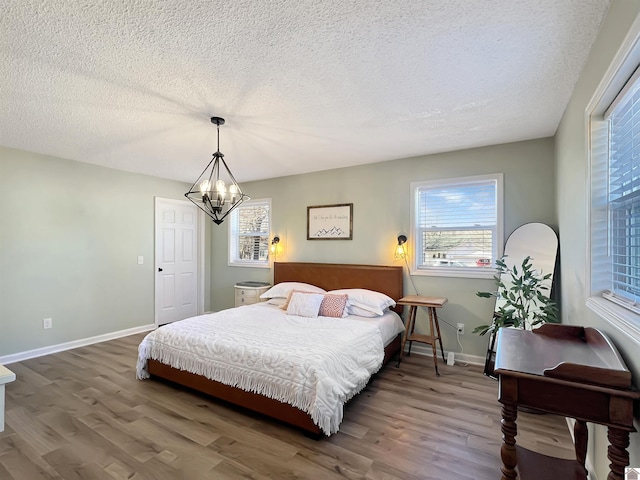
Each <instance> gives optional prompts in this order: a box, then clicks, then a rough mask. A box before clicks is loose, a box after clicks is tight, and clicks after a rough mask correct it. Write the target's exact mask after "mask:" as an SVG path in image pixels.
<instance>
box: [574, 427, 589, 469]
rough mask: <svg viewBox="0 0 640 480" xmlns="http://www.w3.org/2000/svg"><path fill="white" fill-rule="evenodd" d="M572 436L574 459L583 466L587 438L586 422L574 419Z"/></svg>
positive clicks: (585, 456) (585, 457)
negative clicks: (573, 440)
mask: <svg viewBox="0 0 640 480" xmlns="http://www.w3.org/2000/svg"><path fill="white" fill-rule="evenodd" d="M573 438H575V450H576V460H577V461H578V463H579V464H580V465H582V466H583V467H584V466H585V465H584V464H585V461H586V459H587V443H588V440H589V431H588V430H587V422H584V421H582V420H576V423H575V424H574V425H573Z"/></svg>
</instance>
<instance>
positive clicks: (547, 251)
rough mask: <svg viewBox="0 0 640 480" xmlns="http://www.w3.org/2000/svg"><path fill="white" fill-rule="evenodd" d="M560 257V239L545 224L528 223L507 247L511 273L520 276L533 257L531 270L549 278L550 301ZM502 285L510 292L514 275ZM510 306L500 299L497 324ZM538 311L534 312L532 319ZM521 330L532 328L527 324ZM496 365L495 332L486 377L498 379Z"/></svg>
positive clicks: (504, 276)
mask: <svg viewBox="0 0 640 480" xmlns="http://www.w3.org/2000/svg"><path fill="white" fill-rule="evenodd" d="M557 253H558V237H557V236H556V233H555V232H554V231H553V229H552V228H551V227H549V226H548V225H545V224H544V223H527V224H525V225H522V226H521V227H518V228H517V229H515V230H514V231H513V233H512V234H511V235H509V238H508V239H507V243H506V244H505V247H504V255H505V257H504V263H505V265H506V267H507V269H508V270H512V269H513V267H514V266H515V267H516V269H517V270H518V272H522V264H523V262H524V260H525V259H526V258H527V257H529V259H530V264H531V269H532V271H533V272H534V274H535V275H536V276H538V277H544V276H546V275H547V274H549V278H548V279H546V280H544V281H543V282H542V285H543V286H544V287H546V290H543V292H542V293H543V295H545V296H546V297H547V298H548V297H549V295H550V293H551V286H552V283H553V276H554V273H555V265H556V256H557ZM500 281H501V282H502V283H503V284H504V285H505V287H506V288H507V289H509V288H511V286H513V282H512V279H511V275H509V274H504V273H503V274H502V275H501V276H500ZM508 307H509V305H508V302H507V300H506V299H505V298H504V297H503V296H498V297H497V298H496V304H495V309H494V321H495V318H496V317H497V316H499V312H500V311H501V308H508ZM534 311H535V307H534V308H532V310H531V314H530V317H531V316H532V314H533V312H534ZM521 328H531V326H530V324H529V323H528V322H527V323H525V324H524V325H522V326H521ZM494 362H495V331H494V332H492V334H491V336H490V339H489V348H488V349H487V357H486V360H485V366H484V373H485V374H486V375H488V376H490V377H493V378H495V376H494V374H493V365H494Z"/></svg>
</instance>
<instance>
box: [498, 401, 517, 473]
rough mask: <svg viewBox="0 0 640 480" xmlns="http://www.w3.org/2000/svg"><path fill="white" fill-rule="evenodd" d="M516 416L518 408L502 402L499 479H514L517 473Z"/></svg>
mask: <svg viewBox="0 0 640 480" xmlns="http://www.w3.org/2000/svg"><path fill="white" fill-rule="evenodd" d="M517 417H518V408H517V407H516V405H511V404H507V403H504V404H503V405H502V441H503V443H502V448H501V449H500V457H502V468H501V469H500V470H501V471H502V478H501V480H514V479H515V478H517V476H518V474H517V472H516V465H517V464H518V455H517V451H516V435H517V434H518V426H517V425H516V419H517Z"/></svg>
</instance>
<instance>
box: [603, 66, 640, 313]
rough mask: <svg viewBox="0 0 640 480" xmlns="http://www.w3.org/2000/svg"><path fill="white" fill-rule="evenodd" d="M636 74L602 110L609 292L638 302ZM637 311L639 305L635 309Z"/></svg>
mask: <svg viewBox="0 0 640 480" xmlns="http://www.w3.org/2000/svg"><path fill="white" fill-rule="evenodd" d="M637 77H638V73H636V74H635V75H634V77H633V78H632V79H631V81H630V82H629V84H628V85H627V87H628V88H627V87H625V89H624V90H623V91H622V92H621V93H620V95H618V97H616V99H615V100H614V102H613V104H612V105H611V107H610V108H609V109H608V110H607V112H606V113H605V119H606V120H607V126H608V130H609V155H608V169H607V170H608V171H607V174H608V175H607V186H608V196H607V197H608V198H607V199H606V201H607V207H608V217H609V225H608V241H609V259H610V261H611V294H610V295H612V298H614V299H616V298H620V299H622V300H623V301H625V302H629V303H631V304H635V303H636V302H638V301H640V141H639V138H640V137H639V135H640V81H638V78H637ZM637 311H638V313H640V308H639V309H637Z"/></svg>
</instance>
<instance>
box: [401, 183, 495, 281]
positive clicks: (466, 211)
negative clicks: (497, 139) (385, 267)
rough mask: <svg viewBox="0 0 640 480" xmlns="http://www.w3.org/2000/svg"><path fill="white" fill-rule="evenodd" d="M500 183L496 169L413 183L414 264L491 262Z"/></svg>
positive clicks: (474, 265) (455, 266) (484, 264)
mask: <svg viewBox="0 0 640 480" xmlns="http://www.w3.org/2000/svg"><path fill="white" fill-rule="evenodd" d="M501 186H502V176H501V175H491V176H481V177H469V178H461V179H451V180H447V181H437V182H423V183H421V184H416V188H415V202H416V207H415V226H414V232H415V245H416V252H415V257H416V258H415V265H416V268H417V269H418V270H420V269H436V268H446V269H460V270H467V269H478V268H485V267H493V266H495V260H496V258H497V257H498V251H499V248H498V245H499V244H500V243H501V242H502V236H501V235H502V222H501V216H502V213H501V212H502V208H501ZM499 232H500V233H499Z"/></svg>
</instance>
